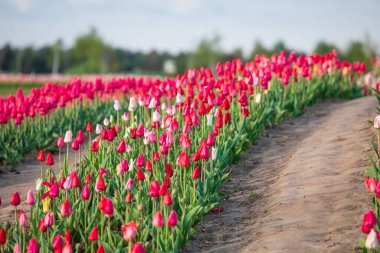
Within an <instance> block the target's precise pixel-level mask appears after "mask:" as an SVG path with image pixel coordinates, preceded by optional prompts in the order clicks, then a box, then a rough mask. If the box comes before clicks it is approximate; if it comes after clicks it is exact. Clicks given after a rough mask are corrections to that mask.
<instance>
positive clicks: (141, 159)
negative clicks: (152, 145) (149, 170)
mask: <svg viewBox="0 0 380 253" xmlns="http://www.w3.org/2000/svg"><path fill="white" fill-rule="evenodd" d="M144 165H145V158H144V156H143V154H141V153H140V155H139V157H138V158H137V160H136V166H137V167H144Z"/></svg>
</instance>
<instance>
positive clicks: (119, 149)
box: [116, 139, 125, 154]
mask: <svg viewBox="0 0 380 253" xmlns="http://www.w3.org/2000/svg"><path fill="white" fill-rule="evenodd" d="M116 151H117V152H118V153H119V154H122V153H124V152H125V140H124V139H121V140H120V142H119V144H118V145H117V147H116Z"/></svg>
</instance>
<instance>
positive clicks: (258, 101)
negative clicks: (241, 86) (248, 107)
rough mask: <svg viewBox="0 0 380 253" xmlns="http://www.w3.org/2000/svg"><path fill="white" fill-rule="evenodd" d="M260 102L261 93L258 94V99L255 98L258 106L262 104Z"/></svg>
mask: <svg viewBox="0 0 380 253" xmlns="http://www.w3.org/2000/svg"><path fill="white" fill-rule="evenodd" d="M260 100H261V94H260V93H257V94H256V97H255V102H256V104H258V103H260Z"/></svg>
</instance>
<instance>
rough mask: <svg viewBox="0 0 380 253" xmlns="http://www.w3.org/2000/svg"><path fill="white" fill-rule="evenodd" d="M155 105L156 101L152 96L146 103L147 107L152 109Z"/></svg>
mask: <svg viewBox="0 0 380 253" xmlns="http://www.w3.org/2000/svg"><path fill="white" fill-rule="evenodd" d="M156 107H157V102H156V99H155V98H154V97H153V98H152V99H151V100H150V102H149V105H148V108H149V109H154V108H156Z"/></svg>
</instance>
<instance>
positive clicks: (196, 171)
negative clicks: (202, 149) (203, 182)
mask: <svg viewBox="0 0 380 253" xmlns="http://www.w3.org/2000/svg"><path fill="white" fill-rule="evenodd" d="M191 177H192V178H193V179H198V178H200V177H201V169H200V168H199V166H197V167H195V168H194V171H193V174H192V175H191Z"/></svg>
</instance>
